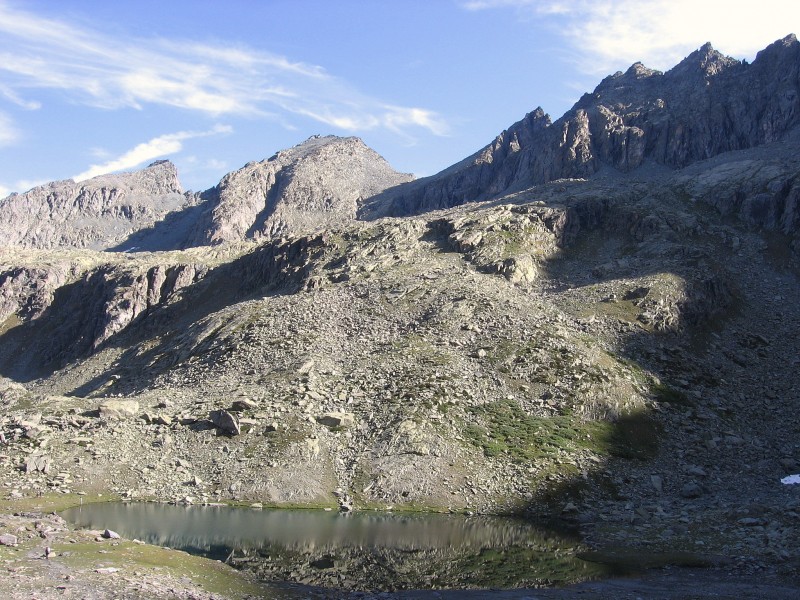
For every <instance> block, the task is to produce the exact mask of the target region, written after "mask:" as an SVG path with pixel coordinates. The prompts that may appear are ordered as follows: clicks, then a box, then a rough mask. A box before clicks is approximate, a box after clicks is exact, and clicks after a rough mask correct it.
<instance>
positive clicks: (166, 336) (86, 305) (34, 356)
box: [0, 236, 325, 396]
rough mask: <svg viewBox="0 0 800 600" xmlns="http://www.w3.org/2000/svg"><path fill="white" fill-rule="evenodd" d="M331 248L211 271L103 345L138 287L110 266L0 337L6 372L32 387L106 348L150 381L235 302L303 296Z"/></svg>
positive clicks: (307, 246) (270, 248)
mask: <svg viewBox="0 0 800 600" xmlns="http://www.w3.org/2000/svg"><path fill="white" fill-rule="evenodd" d="M324 249H325V241H324V238H323V237H321V236H316V237H301V238H296V239H293V240H288V241H279V242H275V243H270V244H265V245H262V246H260V247H258V248H257V249H256V250H254V251H252V252H250V253H248V254H245V255H243V256H241V257H239V258H237V259H235V260H233V261H232V262H230V263H225V264H223V265H221V266H219V267H217V268H215V269H212V270H211V271H210V272H209V273H208V274H207V275H206V277H205V278H203V279H201V280H200V281H198V282H196V283H194V284H193V285H191V286H189V287H188V288H184V289H183V290H182V291H181V293H180V294H179V295H178V296H177V297H176V298H175V299H174V300H170V301H168V302H167V303H166V304H165V305H157V306H154V307H151V308H149V309H147V310H146V311H144V312H143V313H141V314H139V315H138V316H136V317H135V318H134V319H133V320H132V321H131V323H129V324H128V325H127V327H125V328H124V329H123V330H122V331H121V332H120V333H117V334H114V335H112V336H111V337H110V338H109V339H108V340H106V341H105V342H103V343H102V344H101V345H99V346H98V344H97V340H98V336H99V335H100V334H101V333H102V332H103V331H104V330H105V328H106V327H107V326H108V324H109V323H110V322H112V321H113V319H114V318H115V315H114V314H110V313H109V310H108V303H109V301H110V300H111V299H113V298H114V294H115V291H116V288H117V287H124V286H125V285H129V284H130V283H131V278H130V276H129V275H127V274H125V275H123V276H122V278H121V279H120V276H119V274H116V273H115V272H114V267H111V266H106V267H103V268H101V269H98V270H96V271H93V272H92V273H91V274H90V275H89V276H88V277H87V278H86V279H84V280H81V281H78V282H75V283H72V284H69V285H66V286H63V287H61V288H59V289H58V290H57V292H56V294H55V297H54V299H53V302H52V303H51V304H50V306H49V307H48V308H47V310H46V311H45V312H44V313H43V314H42V315H41V316H40V317H39V318H37V319H35V320H33V321H29V322H26V323H22V324H20V325H18V326H17V327H14V328H12V329H10V330H8V331H6V332H5V333H4V334H3V335H2V336H0V347H2V349H3V352H2V355H0V373H2V375H4V376H8V377H11V378H13V379H15V380H17V381H22V382H26V381H31V380H33V379H36V378H45V377H48V376H50V375H52V374H53V373H54V372H55V371H57V370H59V369H61V368H63V367H65V366H66V365H68V364H69V363H71V362H73V361H75V360H79V359H85V358H87V357H88V356H90V355H91V354H93V353H95V352H97V351H98V350H99V349H102V348H106V349H107V348H118V349H120V350H121V352H122V354H121V355H120V356H119V358H118V360H117V361H116V365H117V369H118V370H122V371H125V370H127V369H129V368H130V369H134V370H139V371H140V372H138V373H137V377H139V378H142V377H143V378H144V380H146V381H148V382H149V381H151V378H152V377H154V376H155V375H156V374H157V373H158V372H159V370H160V369H161V368H167V367H168V366H169V365H165V362H168V361H170V360H171V361H172V362H173V363H175V362H178V361H179V360H180V359H181V357H180V356H179V355H174V356H171V357H170V356H169V353H168V352H167V350H166V349H167V348H169V347H170V344H171V341H172V340H173V339H174V338H177V337H180V336H184V335H188V336H191V335H193V334H194V333H197V332H199V331H201V330H202V328H203V326H204V323H203V320H204V319H205V318H206V317H207V316H209V315H211V314H213V313H215V312H216V311H219V310H221V309H223V308H225V307H227V306H231V305H232V304H234V303H236V302H240V301H243V300H245V299H248V298H250V297H255V296H259V295H272V294H291V293H294V292H296V291H297V290H298V289H300V288H301V287H302V286H303V284H304V281H305V278H306V276H307V274H308V272H309V271H310V269H312V268H313V265H314V263H315V261H316V260H317V259H318V258H319V257H320V256H321V255H322V254H323V252H324ZM149 336H154V337H156V338H158V339H159V340H160V341H159V343H158V344H157V345H156V346H154V347H152V348H149V349H148V350H142V348H139V346H138V345H137V344H138V342H140V341H143V340H145V339H148V337H149ZM159 336H160V337H159ZM165 352H167V353H166V354H165ZM156 357H159V360H156ZM184 358H185V357H184ZM151 369H152V372H151ZM109 376H110V373H108V372H102V373H99V374H98V375H97V376H96V377H94V378H92V379H91V380H90V381H89V382H87V383H86V384H84V385H81V386H80V387H79V388H78V389H76V390H74V391H73V392H72V394H74V395H78V396H82V395H86V394H88V393H90V392H91V391H92V390H94V389H96V388H97V387H98V386H100V385H101V384H102V383H104V382H106V381H107V380H108V378H109Z"/></svg>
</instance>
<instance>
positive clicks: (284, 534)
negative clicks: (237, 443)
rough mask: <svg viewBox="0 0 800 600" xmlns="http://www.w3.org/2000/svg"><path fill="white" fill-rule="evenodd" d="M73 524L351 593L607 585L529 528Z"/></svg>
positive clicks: (259, 517)
mask: <svg viewBox="0 0 800 600" xmlns="http://www.w3.org/2000/svg"><path fill="white" fill-rule="evenodd" d="M63 516H64V518H65V519H67V520H68V521H70V522H72V523H74V524H76V525H78V526H81V527H85V528H90V529H106V528H108V529H112V530H114V531H116V532H118V533H120V534H121V535H122V536H123V537H126V538H132V539H133V538H135V539H139V540H142V541H144V542H147V543H149V544H155V545H159V546H168V547H170V548H176V549H181V550H185V551H187V552H191V553H194V554H201V555H204V556H208V557H210V558H215V559H220V560H227V561H228V562H230V563H231V564H234V566H237V567H239V568H245V569H248V570H252V571H255V572H257V573H258V575H259V576H260V577H262V578H263V579H265V580H269V581H295V582H300V583H305V584H310V585H321V586H326V587H339V588H347V589H399V588H408V587H423V588H431V587H477V586H496V587H519V586H528V585H547V584H559V583H568V582H572V581H578V580H582V579H588V578H592V577H594V576H597V575H600V573H599V572H598V569H600V567H598V566H596V565H591V564H589V563H585V562H583V561H581V560H579V559H577V558H576V557H575V553H576V552H577V551H578V550H579V548H578V544H577V542H576V541H575V540H574V539H569V538H566V537H562V536H559V535H556V534H554V533H552V532H549V531H543V530H539V529H536V528H535V527H534V526H532V525H531V524H530V523H528V522H526V521H524V520H521V519H512V518H503V517H484V516H481V517H466V516H463V515H438V514H395V513H375V512H356V513H351V514H347V515H341V514H339V513H336V512H326V511H320V510H285V509H276V510H253V509H247V508H231V507H218V506H217V507H210V506H189V507H184V506H169V505H163V504H145V503H134V504H121V503H107V504H96V505H89V506H84V507H82V508H73V509H70V510H68V511H65V512H64V513H63Z"/></svg>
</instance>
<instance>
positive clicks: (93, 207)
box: [0, 160, 191, 250]
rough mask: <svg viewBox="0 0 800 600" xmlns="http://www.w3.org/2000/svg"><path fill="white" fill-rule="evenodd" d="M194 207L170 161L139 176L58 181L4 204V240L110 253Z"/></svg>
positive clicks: (0, 209)
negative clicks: (132, 236) (135, 235)
mask: <svg viewBox="0 0 800 600" xmlns="http://www.w3.org/2000/svg"><path fill="white" fill-rule="evenodd" d="M190 202H191V200H190V199H189V198H188V197H186V196H184V193H183V189H182V187H181V184H180V181H179V180H178V172H177V169H176V168H175V165H174V164H172V163H171V162H169V161H166V160H162V161H157V162H154V163H152V164H150V165H149V166H147V167H146V168H144V169H141V170H139V171H132V172H127V173H113V174H107V175H100V176H98V177H93V178H91V179H88V180H85V181H80V182H75V181H73V180H72V179H67V180H64V181H54V182H50V183H47V184H44V185H41V186H38V187H35V188H33V189H31V190H29V191H27V192H25V193H24V194H11V195H10V196H8V197H7V198H5V199H3V200H0V239H2V240H3V245H4V246H21V247H25V248H39V249H44V248H57V247H66V248H92V249H96V250H102V249H109V248H112V247H114V246H116V245H117V244H118V243H120V242H122V241H123V240H124V239H125V238H126V237H128V236H129V235H130V234H131V233H133V232H136V231H138V230H141V229H143V228H147V227H151V226H152V225H153V224H154V223H156V222H158V221H160V220H161V219H163V218H164V217H165V216H166V215H167V214H168V213H170V212H173V211H176V210H179V209H181V208H184V207H185V206H186V205H187V203H190Z"/></svg>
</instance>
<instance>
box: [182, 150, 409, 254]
mask: <svg viewBox="0 0 800 600" xmlns="http://www.w3.org/2000/svg"><path fill="white" fill-rule="evenodd" d="M411 179H412V177H411V176H410V175H405V174H402V173H397V172H396V171H394V170H393V169H392V168H391V167H390V166H389V164H388V163H387V162H386V161H385V160H384V159H383V158H382V157H381V156H380V155H378V154H377V153H376V152H375V151H374V150H372V149H371V148H368V147H367V146H366V145H365V144H364V143H363V142H362V141H361V140H360V139H358V138H338V137H335V136H326V137H319V136H314V137H312V138H310V139H308V140H306V141H305V142H304V143H302V144H299V145H297V146H295V147H293V148H290V149H288V150H283V151H281V152H278V153H277V154H275V155H274V156H273V157H271V158H269V159H268V160H264V161H261V162H253V163H248V164H247V165H245V166H244V167H243V168H242V169H240V170H238V171H234V172H233V173H229V174H228V175H226V176H225V177H224V178H223V179H222V181H220V183H219V185H217V187H216V188H214V189H213V190H209V192H208V195H209V196H210V197H211V198H213V200H212V203H211V204H212V205H213V207H212V208H211V209H210V211H209V212H207V213H206V214H205V215H204V217H203V219H202V220H201V221H200V222H199V224H198V226H197V231H196V233H195V234H194V236H193V237H192V239H191V240H190V242H189V245H206V244H218V243H221V242H225V241H231V240H240V239H247V238H255V239H258V238H265V237H266V238H271V237H277V236H280V235H285V234H288V233H290V232H291V233H298V232H302V231H308V230H314V229H318V228H321V227H330V226H333V225H338V224H342V223H344V222H346V221H348V220H352V219H354V218H355V216H356V211H357V209H358V205H359V203H360V201H362V200H363V199H365V198H369V197H371V196H374V195H376V194H378V193H380V192H382V191H383V190H385V189H386V188H388V187H391V186H395V185H398V184H400V183H404V182H407V181H410V180H411Z"/></svg>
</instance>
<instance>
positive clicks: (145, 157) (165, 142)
mask: <svg viewBox="0 0 800 600" xmlns="http://www.w3.org/2000/svg"><path fill="white" fill-rule="evenodd" d="M231 131H232V130H231V128H230V127H228V126H225V125H218V126H216V127H214V128H213V129H210V130H209V131H178V132H176V133H168V134H166V135H160V136H158V137H156V138H153V139H152V140H149V141H147V142H144V143H142V144H138V145H137V146H135V147H134V148H132V149H131V150H128V151H127V152H125V153H124V154H122V155H121V156H119V157H117V158H114V159H112V160H109V161H107V162H105V163H102V164H99V165H92V166H91V167H89V168H88V169H87V170H86V171H84V172H83V173H79V174H78V175H75V176H74V177H73V179H74V180H75V181H83V180H84V179H90V178H91V177H96V176H98V175H103V174H105V173H112V172H114V171H121V170H123V169H132V168H134V167H138V166H139V165H141V164H142V163H145V162H147V161H149V160H153V159H154V158H159V157H161V156H167V155H169V154H175V153H176V152H180V151H181V150H182V149H183V142H184V141H185V140H189V139H192V138H198V137H207V136H209V135H217V134H220V133H230V132H231Z"/></svg>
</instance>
